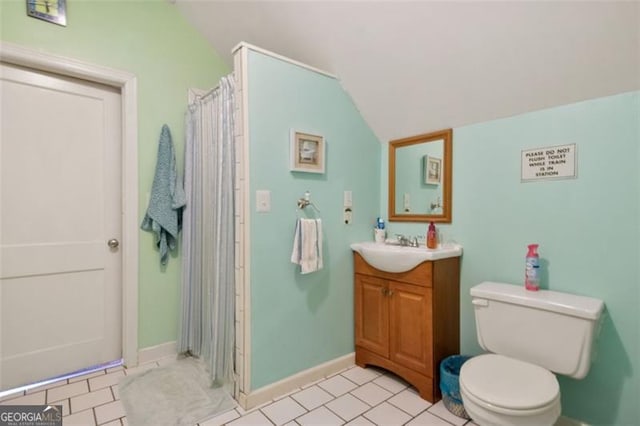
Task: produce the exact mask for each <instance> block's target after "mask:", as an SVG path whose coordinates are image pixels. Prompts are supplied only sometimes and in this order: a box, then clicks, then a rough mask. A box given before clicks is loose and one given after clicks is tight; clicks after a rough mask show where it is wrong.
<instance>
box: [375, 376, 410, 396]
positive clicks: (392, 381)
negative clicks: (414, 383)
mask: <svg viewBox="0 0 640 426" xmlns="http://www.w3.org/2000/svg"><path fill="white" fill-rule="evenodd" d="M373 383H375V384H376V385H378V386H382V387H383V388H385V389H386V390H388V391H389V392H391V393H398V392H400V391H403V390H405V389H406V388H407V387H408V386H409V384H408V383H407V382H405V381H404V380H402V379H401V378H400V377H398V376H389V375H384V376H380V377H378V378H377V379H375V380H374V381H373Z"/></svg>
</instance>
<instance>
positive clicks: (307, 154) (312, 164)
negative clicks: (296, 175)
mask: <svg viewBox="0 0 640 426" xmlns="http://www.w3.org/2000/svg"><path fill="white" fill-rule="evenodd" d="M325 151H326V150H325V141H324V137H323V136H319V135H312V134H310V133H303V132H299V131H297V130H293V129H292V130H291V147H290V163H289V170H291V171H292V172H307V173H324V169H325Z"/></svg>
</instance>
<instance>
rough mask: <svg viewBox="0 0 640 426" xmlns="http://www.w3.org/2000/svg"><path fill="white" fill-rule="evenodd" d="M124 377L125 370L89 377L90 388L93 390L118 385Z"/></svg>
mask: <svg viewBox="0 0 640 426" xmlns="http://www.w3.org/2000/svg"><path fill="white" fill-rule="evenodd" d="M123 377H124V371H114V372H113V373H109V374H105V375H103V376H100V377H94V378H92V379H89V388H90V389H91V391H92V392H93V391H95V390H98V389H102V388H106V387H107V386H113V385H117V384H118V381H119V380H120V379H121V378H123Z"/></svg>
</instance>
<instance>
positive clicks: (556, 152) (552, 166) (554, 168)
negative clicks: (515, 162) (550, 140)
mask: <svg viewBox="0 0 640 426" xmlns="http://www.w3.org/2000/svg"><path fill="white" fill-rule="evenodd" d="M576 151H577V147H576V144H571V145H560V146H548V147H543V148H534V149H528V150H526V151H522V177H521V179H522V181H523V182H528V181H534V180H544V179H573V178H576V177H577V174H576Z"/></svg>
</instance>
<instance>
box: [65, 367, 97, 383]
mask: <svg viewBox="0 0 640 426" xmlns="http://www.w3.org/2000/svg"><path fill="white" fill-rule="evenodd" d="M104 375H105V370H98V371H94V372H93V373H89V374H83V375H82V376H77V377H72V378H70V379H69V383H75V382H81V381H83V380H87V379H90V378H92V377H98V376H104Z"/></svg>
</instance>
